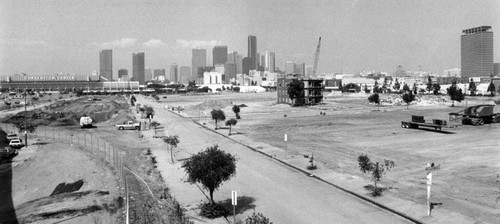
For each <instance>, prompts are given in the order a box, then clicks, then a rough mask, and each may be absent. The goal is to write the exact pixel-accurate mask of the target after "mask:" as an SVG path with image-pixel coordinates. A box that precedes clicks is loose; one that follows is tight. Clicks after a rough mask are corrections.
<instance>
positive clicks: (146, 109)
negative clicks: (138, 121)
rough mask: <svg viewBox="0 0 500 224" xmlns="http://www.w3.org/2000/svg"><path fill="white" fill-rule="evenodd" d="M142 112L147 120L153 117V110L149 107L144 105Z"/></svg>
mask: <svg viewBox="0 0 500 224" xmlns="http://www.w3.org/2000/svg"><path fill="white" fill-rule="evenodd" d="M143 111H144V114H145V115H146V117H147V118H153V115H155V110H154V109H153V107H151V106H148V105H144V108H143Z"/></svg>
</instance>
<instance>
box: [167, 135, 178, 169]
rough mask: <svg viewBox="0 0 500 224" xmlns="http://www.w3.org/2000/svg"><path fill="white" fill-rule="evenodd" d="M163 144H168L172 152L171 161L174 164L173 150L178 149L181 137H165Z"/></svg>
mask: <svg viewBox="0 0 500 224" xmlns="http://www.w3.org/2000/svg"><path fill="white" fill-rule="evenodd" d="M163 142H165V143H167V149H169V150H170V160H171V161H172V163H173V162H174V155H173V154H174V153H173V148H176V147H177V145H178V144H179V143H180V141H179V136H177V135H170V136H166V137H163Z"/></svg>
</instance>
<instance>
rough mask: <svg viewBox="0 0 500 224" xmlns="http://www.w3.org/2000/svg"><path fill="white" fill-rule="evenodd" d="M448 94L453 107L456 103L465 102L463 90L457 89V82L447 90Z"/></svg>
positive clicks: (454, 81)
mask: <svg viewBox="0 0 500 224" xmlns="http://www.w3.org/2000/svg"><path fill="white" fill-rule="evenodd" d="M446 92H447V93H448V95H449V96H450V99H451V106H452V107H454V106H455V101H458V102H461V101H462V100H464V94H463V93H462V89H460V88H458V87H457V81H456V80H453V82H452V84H451V86H450V87H449V88H448V89H446Z"/></svg>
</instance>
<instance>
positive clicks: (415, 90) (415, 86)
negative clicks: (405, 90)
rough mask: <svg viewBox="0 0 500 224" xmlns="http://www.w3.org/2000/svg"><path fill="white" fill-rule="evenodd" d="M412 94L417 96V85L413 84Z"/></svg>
mask: <svg viewBox="0 0 500 224" xmlns="http://www.w3.org/2000/svg"><path fill="white" fill-rule="evenodd" d="M413 94H415V95H417V94H418V88H417V83H416V82H414V83H413Z"/></svg>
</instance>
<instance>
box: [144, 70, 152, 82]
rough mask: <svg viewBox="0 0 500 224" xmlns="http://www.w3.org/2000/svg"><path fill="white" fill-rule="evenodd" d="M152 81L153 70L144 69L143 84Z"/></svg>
mask: <svg viewBox="0 0 500 224" xmlns="http://www.w3.org/2000/svg"><path fill="white" fill-rule="evenodd" d="M151 80H153V70H151V68H146V69H144V82H149V81H151Z"/></svg>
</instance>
